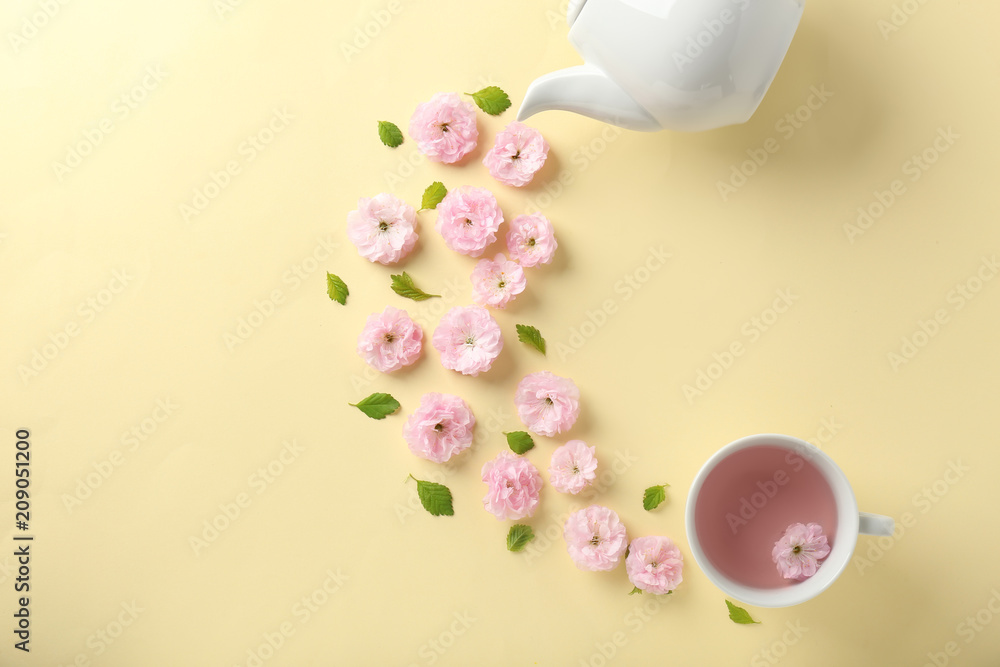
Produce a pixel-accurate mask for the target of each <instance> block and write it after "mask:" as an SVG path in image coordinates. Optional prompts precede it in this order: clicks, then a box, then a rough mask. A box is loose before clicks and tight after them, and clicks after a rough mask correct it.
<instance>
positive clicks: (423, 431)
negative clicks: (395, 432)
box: [403, 393, 476, 463]
mask: <svg viewBox="0 0 1000 667" xmlns="http://www.w3.org/2000/svg"><path fill="white" fill-rule="evenodd" d="M475 430H476V418H475V417H474V416H473V415H472V411H471V410H470V409H469V406H468V404H467V403H466V402H465V401H463V400H462V399H461V398H459V397H458V396H452V395H451V394H435V393H429V394H424V395H423V397H421V399H420V407H419V408H417V409H416V410H415V411H414V412H413V414H412V415H410V418H409V419H407V420H406V424H404V425H403V438H404V439H405V440H406V444H408V445H409V446H410V451H411V452H413V453H414V454H416V455H417V456H419V457H420V458H422V459H428V460H430V461H434V462H436V463H444V462H445V461H447V460H448V459H450V458H451V457H452V456H454V455H455V454H458V453H459V452H462V451H465V450H466V449H468V448H469V445H471V444H472V438H473V436H474V434H475Z"/></svg>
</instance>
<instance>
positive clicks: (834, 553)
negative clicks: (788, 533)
mask: <svg viewBox="0 0 1000 667" xmlns="http://www.w3.org/2000/svg"><path fill="white" fill-rule="evenodd" d="M760 445H772V446H777V447H782V448H785V449H788V450H789V451H791V452H794V453H796V454H798V455H799V456H801V457H802V458H804V459H806V460H808V461H809V462H810V463H812V464H813V465H814V466H816V468H817V469H819V471H820V473H821V474H822V475H823V477H824V478H825V479H826V481H827V483H828V484H829V485H830V489H831V490H832V491H833V497H834V500H835V501H836V503H837V528H836V533H835V534H834V539H833V540H832V542H833V548H832V549H831V551H830V555H829V556H827V557H826V558H825V559H824V560H823V561H822V562H821V566H820V567H819V569H818V570H817V571H816V574H815V575H813V576H812V577H809V578H808V579H806V580H805V581H800V582H796V583H794V584H792V585H791V586H784V587H781V588H756V587H753V586H747V585H745V584H741V583H740V582H738V581H734V580H733V579H730V578H729V577H727V576H726V575H724V574H722V573H721V572H719V570H718V569H716V568H715V566H714V565H712V562H711V561H710V560H709V559H708V556H707V555H706V554H705V552H704V550H703V549H702V547H701V542H700V540H699V539H698V531H697V527H696V526H695V521H694V517H695V508H696V507H697V504H698V500H699V497H700V495H701V491H702V486H703V485H704V483H705V480H706V479H707V478H708V475H709V473H711V472H712V471H713V470H714V469H715V467H716V466H717V465H719V463H720V462H721V461H722V460H724V459H726V458H727V457H729V456H731V455H732V454H733V453H735V452H738V451H739V450H741V449H746V448H747V447H757V446H760ZM684 518H685V522H686V524H687V538H688V545H689V547H690V549H691V553H692V555H693V556H694V559H695V561H696V562H697V563H698V567H700V568H701V570H702V572H704V573H705V574H706V575H707V576H708V578H709V579H710V580H711V581H712V583H713V584H715V585H716V586H718V587H719V588H721V589H722V591H723V592H724V593H725V594H726V595H728V596H730V597H733V598H735V599H737V600H739V601H741V602H745V603H746V604H749V605H753V606H755V607H790V606H792V605H796V604H800V603H802V602H805V601H806V600H809V599H811V598H814V597H816V596H817V595H819V594H820V593H822V592H823V591H825V590H826V589H827V588H829V587H830V585H831V584H833V582H834V581H836V579H837V577H839V576H840V574H841V572H843V571H844V568H846V567H847V564H848V563H850V561H851V556H852V555H853V554H854V547H855V545H856V544H857V542H858V534H859V533H863V534H866V535H892V531H893V527H894V525H895V523H894V522H893V520H892V519H891V518H889V517H887V516H881V515H879V514H867V513H865V512H858V501H857V500H856V499H855V498H854V491H853V490H851V485H850V483H849V482H848V481H847V477H846V476H845V475H844V473H843V471H842V470H841V469H840V468H839V467H838V466H837V464H836V463H834V462H833V459H831V458H830V457H829V456H827V455H826V454H825V453H824V452H823V451H822V450H821V449H820V448H819V447H816V446H815V445H811V444H809V443H808V442H806V441H804V440H800V439H798V438H793V437H792V436H790V435H778V434H775V433H761V434H758V435H750V436H746V437H744V438H740V439H739V440H736V441H734V442H731V443H729V444H728V445H726V446H725V447H723V448H722V449H720V450H719V451H717V452H716V453H715V454H714V455H712V457H711V458H710V459H708V461H706V462H705V465H703V466H702V467H701V470H699V471H698V474H697V475H696V476H695V478H694V482H693V483H692V484H691V490H690V492H689V493H688V500H687V508H686V510H685V517H684Z"/></svg>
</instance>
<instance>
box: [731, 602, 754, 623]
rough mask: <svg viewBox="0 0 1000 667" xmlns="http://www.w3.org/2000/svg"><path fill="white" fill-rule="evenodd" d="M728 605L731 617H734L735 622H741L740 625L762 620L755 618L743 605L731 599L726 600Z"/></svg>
mask: <svg viewBox="0 0 1000 667" xmlns="http://www.w3.org/2000/svg"><path fill="white" fill-rule="evenodd" d="M726 606H727V607H729V618H730V619H732V621H733V623H739V624H740V625H750V624H751V623H760V621H755V620H753V619H752V618H751V617H750V614H749V613H748V612H747V610H746V609H744V608H743V607H737V606H736V605H734V604H733V603H732V602H730V601H729V600H726Z"/></svg>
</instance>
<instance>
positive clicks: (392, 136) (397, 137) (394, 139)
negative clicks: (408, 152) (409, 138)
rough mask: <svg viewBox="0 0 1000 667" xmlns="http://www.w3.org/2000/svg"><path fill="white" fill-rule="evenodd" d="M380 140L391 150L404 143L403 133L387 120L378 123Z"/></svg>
mask: <svg viewBox="0 0 1000 667" xmlns="http://www.w3.org/2000/svg"><path fill="white" fill-rule="evenodd" d="M378 138H379V139H381V140H382V143H383V144H385V145H386V146H388V147H389V148H395V147H396V146H398V145H400V144H401V143H403V133H402V132H401V131H400V130H399V128H398V127H396V124H395V123H390V122H389V121H387V120H380V121H379V122H378Z"/></svg>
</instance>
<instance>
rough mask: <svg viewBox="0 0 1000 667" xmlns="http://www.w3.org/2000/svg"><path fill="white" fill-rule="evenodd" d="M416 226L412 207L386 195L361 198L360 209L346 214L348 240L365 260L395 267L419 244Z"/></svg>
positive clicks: (359, 201)
mask: <svg viewBox="0 0 1000 667" xmlns="http://www.w3.org/2000/svg"><path fill="white" fill-rule="evenodd" d="M415 224H416V214H415V213H414V211H413V207H412V206H410V205H409V204H407V203H406V202H404V201H401V200H399V199H396V198H395V197H393V196H392V195H390V194H388V193H385V192H383V193H382V194H378V195H375V196H374V197H372V198H371V199H369V198H367V197H362V198H361V199H359V200H358V208H357V210H355V211H351V212H350V213H348V214H347V238H349V239H351V243H353V244H354V246H355V247H356V248H357V249H358V252H359V253H361V256H362V257H364V258H365V259H367V260H369V261H372V262H379V263H380V264H393V263H395V262H398V261H399V260H401V259H403V258H404V257H406V255H408V254H409V252H410V251H411V250H413V246H414V245H416V243H417V232H416V230H415V228H414V225H415Z"/></svg>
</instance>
